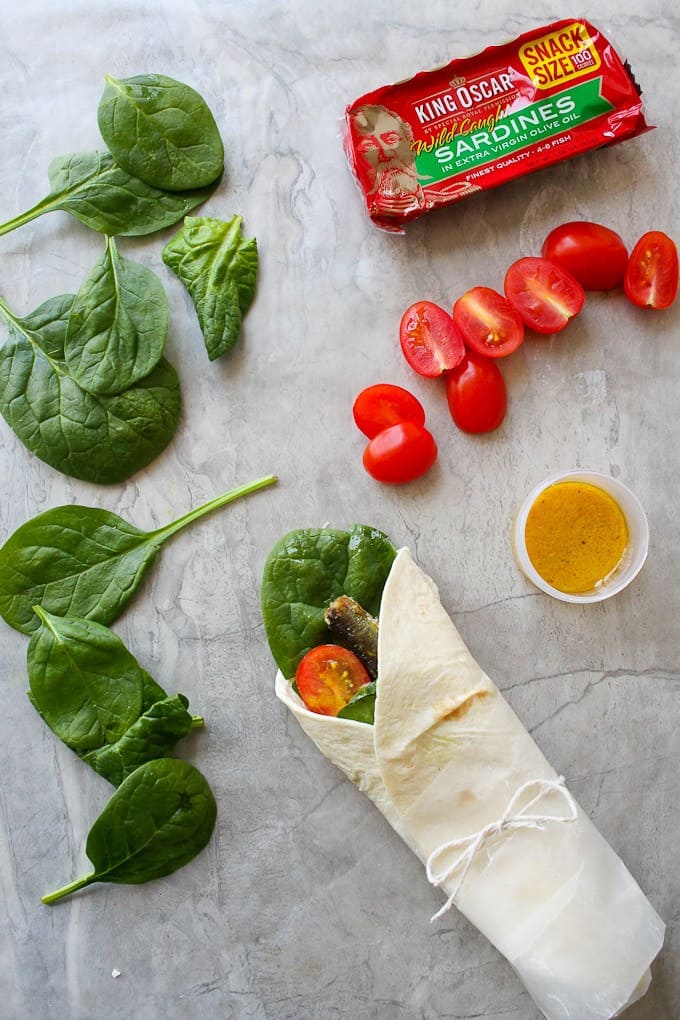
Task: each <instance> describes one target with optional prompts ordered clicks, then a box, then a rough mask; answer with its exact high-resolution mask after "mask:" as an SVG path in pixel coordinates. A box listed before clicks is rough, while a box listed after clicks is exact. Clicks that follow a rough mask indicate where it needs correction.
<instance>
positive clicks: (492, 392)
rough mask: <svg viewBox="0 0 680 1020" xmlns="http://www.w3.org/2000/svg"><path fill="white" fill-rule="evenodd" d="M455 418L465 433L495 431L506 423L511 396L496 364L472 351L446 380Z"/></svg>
mask: <svg viewBox="0 0 680 1020" xmlns="http://www.w3.org/2000/svg"><path fill="white" fill-rule="evenodd" d="M446 398H447V400H448V402H449V410H450V411H451V417H452V418H453V420H454V421H455V423H456V425H457V426H458V428H460V429H462V430H463V431H464V432H473V433H478V432H493V430H494V429H497V428H498V426H499V425H500V424H501V422H502V421H503V418H504V417H505V411H506V408H507V406H508V397H507V392H506V389H505V383H504V381H503V376H502V375H501V373H500V370H499V368H498V365H497V364H496V362H495V361H491V360H490V359H489V358H487V357H484V356H483V355H480V354H477V353H476V352H475V351H468V352H467V354H466V355H465V357H464V358H463V361H462V362H461V363H460V365H458V367H457V368H454V370H453V372H450V373H449V374H448V375H447V377H446Z"/></svg>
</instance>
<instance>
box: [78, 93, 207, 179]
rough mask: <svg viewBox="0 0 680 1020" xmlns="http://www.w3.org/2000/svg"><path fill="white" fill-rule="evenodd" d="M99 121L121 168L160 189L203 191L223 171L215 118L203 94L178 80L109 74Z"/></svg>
mask: <svg viewBox="0 0 680 1020" xmlns="http://www.w3.org/2000/svg"><path fill="white" fill-rule="evenodd" d="M97 120H98V123H99V130H100V131H101V133H102V138H103V139H104V141H105V142H106V144H107V145H108V147H109V149H110V150H111V152H112V153H113V156H114V158H115V160H116V162H117V163H118V164H119V166H122V167H123V169H124V170H127V172H128V173H130V174H134V175H135V177H139V179H140V180H142V181H146V183H147V184H151V185H153V187H155V188H165V189H167V190H168V191H183V190H184V189H186V188H201V187H204V186H205V185H207V184H211V183H212V181H214V180H215V178H216V177H219V176H220V174H221V173H222V170H223V169H224V148H223V146H222V139H221V138H220V133H219V131H218V129H217V124H216V123H215V118H214V117H213V115H212V113H211V112H210V110H209V109H208V107H207V105H206V102H205V100H204V99H203V98H202V97H201V96H200V95H199V94H198V92H196V91H195V90H194V89H192V88H191V87H190V86H189V85H184V84H183V83H182V82H180V81H175V80H174V78H166V76H165V75H163V74H139V75H136V76H135V77H134V78H122V79H120V80H119V79H117V78H113V77H112V76H111V75H108V74H107V75H106V85H105V87H104V94H103V95H102V98H101V100H100V103H99V110H98V113H97Z"/></svg>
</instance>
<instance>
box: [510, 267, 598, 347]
mask: <svg viewBox="0 0 680 1020" xmlns="http://www.w3.org/2000/svg"><path fill="white" fill-rule="evenodd" d="M504 288H505V294H506V297H507V299H508V301H509V302H510V304H511V305H512V306H513V308H515V309H516V311H517V312H518V313H519V314H520V315H521V317H522V319H523V321H524V325H525V326H528V327H529V328H530V329H533V330H535V331H536V332H537V333H559V331H560V330H561V329H564V327H565V326H566V325H567V323H568V322H569V320H570V319H572V318H573V317H574V315H576V314H577V313H578V312H580V311H581V309H582V308H583V302H584V301H585V299H586V295H585V292H584V290H583V287H582V286H581V284H580V283H579V282H578V280H576V279H575V278H574V277H573V276H572V275H571V273H569V272H567V270H566V269H563V268H562V266H557V265H555V263H554V262H548V260H547V259H537V258H525V259H518V260H517V261H516V262H513V264H512V265H511V266H510V268H509V269H508V271H507V273H506V274H505V283H504Z"/></svg>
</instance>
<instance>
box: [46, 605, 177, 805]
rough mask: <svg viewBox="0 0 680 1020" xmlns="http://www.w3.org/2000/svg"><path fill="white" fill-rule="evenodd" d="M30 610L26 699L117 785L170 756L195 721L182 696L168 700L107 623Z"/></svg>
mask: <svg viewBox="0 0 680 1020" xmlns="http://www.w3.org/2000/svg"><path fill="white" fill-rule="evenodd" d="M35 611H36V614H37V616H38V617H39V619H40V623H41V626H40V627H39V629H38V630H37V631H35V633H34V634H33V636H32V637H31V640H30V642H29V645H28V656H27V663H28V678H29V682H30V692H29V698H30V701H31V703H32V705H33V706H34V708H35V709H36V710H37V711H38V712H39V713H40V715H41V716H42V718H43V719H44V720H45V722H46V723H47V725H48V726H49V727H50V729H51V730H53V732H54V733H56V735H57V736H58V737H59V738H60V739H61V740H63V742H64V743H65V744H66V745H67V746H68V747H70V748H71V750H72V751H75V753H76V754H77V755H79V757H81V758H82V759H83V760H84V761H86V762H87V763H88V764H89V765H91V766H92V768H93V769H95V771H96V772H99V774H100V775H102V776H104V778H105V779H108V780H109V782H111V783H113V784H114V786H118V785H119V784H120V783H121V782H122V781H123V779H125V777H126V776H127V775H129V773H130V772H132V771H133V770H134V769H135V768H137V767H138V766H139V765H141V764H142V762H145V761H150V760H151V759H153V758H161V757H165V756H166V755H169V754H170V753H171V751H172V749H173V747H174V745H175V744H176V742H177V741H178V740H179V739H181V737H184V736H186V734H187V733H188V732H189V730H191V729H192V727H193V726H194V725H195V721H194V720H192V717H191V716H190V715H189V713H188V712H187V705H188V702H187V699H186V698H185V697H184V696H183V695H181V694H178V695H175V696H174V697H168V695H167V694H166V693H165V691H164V690H163V689H162V688H161V687H160V686H159V685H158V684H156V682H155V681H154V680H153V679H152V678H151V677H150V676H149V674H148V673H147V672H146V670H144V669H142V667H141V666H140V665H139V663H138V662H137V660H136V659H135V657H134V656H133V655H132V654H131V653H130V652H129V651H128V650H127V648H126V647H125V645H124V644H123V642H122V641H121V640H120V638H119V637H117V636H116V634H114V633H113V631H112V630H109V628H108V627H104V626H102V624H100V623H95V622H94V621H92V620H85V619H82V618H80V617H76V616H63V617H62V616H54V615H53V614H52V613H48V612H46V611H45V610H44V609H41V607H40V606H36V610H35ZM150 696H151V697H153V701H152V702H151V704H150V705H148V706H147V704H145V702H147V701H148V699H149V697H150Z"/></svg>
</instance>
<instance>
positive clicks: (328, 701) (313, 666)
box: [295, 645, 371, 715]
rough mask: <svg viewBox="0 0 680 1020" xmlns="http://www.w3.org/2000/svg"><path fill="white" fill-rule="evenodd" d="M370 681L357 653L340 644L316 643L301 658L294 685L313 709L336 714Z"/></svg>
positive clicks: (325, 713)
mask: <svg viewBox="0 0 680 1020" xmlns="http://www.w3.org/2000/svg"><path fill="white" fill-rule="evenodd" d="M370 682H371V678H370V676H369V675H368V673H367V671H366V669H365V667H364V665H363V663H362V662H360V660H359V659H358V658H357V657H356V655H355V654H354V652H350V651H349V650H348V649H347V648H342V647H341V646H340V645H317V646H316V648H312V649H311V650H310V651H309V652H307V654H306V655H305V656H304V657H303V658H302V659H301V660H300V663H299V665H298V668H297V670H296V672H295V684H296V686H297V689H298V691H299V692H300V697H301V698H302V700H303V701H304V703H305V705H306V706H307V708H308V709H309V710H310V712H318V714H319V715H337V714H338V712H339V711H340V709H341V708H344V707H345V705H347V704H349V702H350V701H351V700H352V698H353V697H354V695H355V694H356V692H357V691H358V690H359V688H360V687H363V686H364V684H368V683H370Z"/></svg>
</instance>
